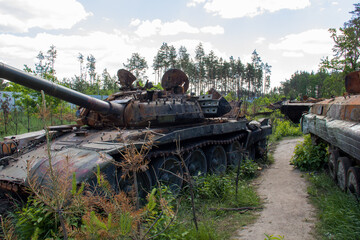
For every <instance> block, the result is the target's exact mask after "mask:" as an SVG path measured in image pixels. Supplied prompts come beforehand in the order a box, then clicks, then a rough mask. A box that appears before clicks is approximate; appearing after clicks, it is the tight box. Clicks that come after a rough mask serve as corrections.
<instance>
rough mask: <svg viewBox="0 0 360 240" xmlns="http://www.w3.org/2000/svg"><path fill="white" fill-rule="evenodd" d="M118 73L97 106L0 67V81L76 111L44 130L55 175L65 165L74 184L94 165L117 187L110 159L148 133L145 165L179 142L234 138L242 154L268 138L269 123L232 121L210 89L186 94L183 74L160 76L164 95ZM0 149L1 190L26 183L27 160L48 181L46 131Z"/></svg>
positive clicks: (190, 145) (186, 146) (90, 174)
mask: <svg viewBox="0 0 360 240" xmlns="http://www.w3.org/2000/svg"><path fill="white" fill-rule="evenodd" d="M118 73H119V74H118V75H119V80H120V81H122V82H123V83H122V84H124V86H123V89H122V91H120V92H118V93H115V94H112V95H110V96H109V97H108V98H107V100H106V101H101V100H97V99H95V100H94V99H93V98H90V97H88V96H86V95H84V94H81V93H77V92H76V91H73V90H70V89H67V88H65V87H62V86H58V85H56V84H54V83H52V82H49V81H46V80H43V79H40V78H38V77H34V76H32V75H29V74H26V73H23V72H21V71H20V70H17V69H14V68H12V67H9V66H7V65H4V64H1V65H0V77H2V78H6V79H8V80H10V81H14V82H16V83H19V84H22V85H24V86H27V87H31V88H33V89H35V90H44V91H45V92H46V93H47V94H49V95H52V96H55V97H59V98H60V99H63V100H66V101H69V102H72V103H75V104H78V105H80V106H81V108H80V109H79V119H78V120H77V122H78V125H64V126H54V127H49V129H48V130H49V134H50V136H51V139H52V142H51V145H50V152H51V159H52V163H53V165H54V167H55V169H58V170H61V169H62V168H64V166H67V165H66V164H68V167H70V168H71V169H74V171H75V172H76V178H77V182H78V183H80V182H82V181H88V182H89V181H92V180H93V179H94V172H95V170H96V168H97V166H100V168H101V170H102V171H103V172H104V174H106V176H107V178H108V180H109V181H110V182H111V184H113V183H114V184H115V183H116V179H117V177H116V174H121V170H120V171H118V170H119V169H118V168H117V167H115V166H114V165H113V162H114V161H122V160H123V159H122V157H121V152H122V151H124V150H125V149H126V148H127V147H129V146H135V147H136V148H138V149H140V148H141V147H142V146H143V145H144V143H145V140H144V138H145V136H147V135H148V134H151V135H152V137H153V140H154V146H155V147H153V148H152V149H151V150H150V152H149V153H148V155H147V156H146V157H147V159H148V160H149V161H150V164H152V163H154V162H156V160H158V157H160V156H170V155H171V154H174V152H175V150H176V147H177V143H179V145H180V151H181V153H182V154H188V153H191V151H193V150H194V149H197V148H204V149H206V148H208V147H211V146H214V145H223V146H226V145H227V144H231V143H233V142H234V141H240V142H241V144H242V146H243V147H244V149H246V148H249V149H250V148H253V147H252V146H253V145H258V143H259V142H263V141H266V136H268V135H269V134H271V126H270V124H269V122H267V121H263V122H261V123H256V124H252V123H249V121H247V120H246V119H238V118H237V115H238V114H236V117H235V119H230V118H228V117H223V116H224V114H226V113H228V112H229V111H230V110H231V106H230V104H229V103H228V102H227V101H226V100H225V98H223V97H221V95H219V93H217V92H216V91H215V90H212V93H211V94H210V95H208V96H200V97H194V96H189V95H186V94H184V92H185V91H186V90H187V89H188V86H189V81H188V78H187V76H186V74H185V73H183V72H182V71H181V70H177V69H171V70H169V71H167V72H166V73H165V74H164V76H163V79H162V84H163V87H164V88H165V89H166V90H154V91H146V90H145V89H143V88H138V89H133V88H132V86H131V85H132V81H133V80H134V79H135V77H133V75H131V74H129V73H128V72H126V71H121V70H120V71H119V72H118ZM125 90H126V91H125ZM239 106H240V105H239ZM206 109H210V110H209V111H207V110H206ZM219 117H221V118H219ZM83 125H87V126H83ZM1 146H2V150H1V151H2V152H0V155H1V156H2V158H0V188H2V189H7V190H9V189H10V190H11V189H12V190H15V188H19V187H20V188H21V186H24V185H26V181H27V179H28V176H27V172H28V171H27V167H29V165H28V163H29V162H30V163H31V165H30V167H31V169H30V170H31V171H30V172H31V175H32V176H36V177H37V178H38V181H40V182H42V183H43V184H46V174H47V171H48V163H49V161H48V160H49V159H48V157H47V156H48V155H47V152H48V151H47V145H46V138H45V131H44V130H43V131H39V132H33V133H28V134H23V135H17V136H9V137H7V138H5V140H4V142H2V143H1ZM249 149H248V150H249ZM249 151H250V150H249ZM157 171H158V169H157ZM144 174H145V173H144ZM147 174H148V172H147V173H146V174H145V175H147ZM145 175H144V176H145ZM145 179H146V177H145ZM150 182H151V181H150ZM150 182H148V183H150Z"/></svg>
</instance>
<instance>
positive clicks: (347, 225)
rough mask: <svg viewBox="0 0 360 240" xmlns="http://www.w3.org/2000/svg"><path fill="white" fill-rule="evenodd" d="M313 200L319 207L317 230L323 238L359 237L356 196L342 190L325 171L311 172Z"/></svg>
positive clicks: (359, 221)
mask: <svg viewBox="0 0 360 240" xmlns="http://www.w3.org/2000/svg"><path fill="white" fill-rule="evenodd" d="M308 179H309V181H310V183H311V186H310V187H308V193H309V195H310V199H311V202H312V203H313V204H314V205H315V206H316V208H317V209H318V213H317V215H318V218H319V220H320V221H319V222H318V223H317V225H316V230H317V233H318V235H319V238H321V239H339V240H340V239H341V240H343V239H359V236H360V206H359V202H358V201H357V200H356V199H355V197H354V196H352V195H350V194H347V193H344V192H342V191H341V190H340V189H339V188H338V187H337V186H336V184H335V183H334V182H333V180H332V179H331V178H330V177H329V176H328V175H327V174H326V173H324V172H322V173H319V174H314V173H312V174H309V175H308Z"/></svg>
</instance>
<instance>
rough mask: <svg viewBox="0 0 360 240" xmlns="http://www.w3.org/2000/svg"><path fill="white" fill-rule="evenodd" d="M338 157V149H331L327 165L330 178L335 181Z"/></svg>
mask: <svg viewBox="0 0 360 240" xmlns="http://www.w3.org/2000/svg"><path fill="white" fill-rule="evenodd" d="M338 157H339V151H338V150H336V149H331V150H330V155H329V162H328V166H329V174H330V176H331V178H332V179H334V180H335V181H336V175H337V168H338Z"/></svg>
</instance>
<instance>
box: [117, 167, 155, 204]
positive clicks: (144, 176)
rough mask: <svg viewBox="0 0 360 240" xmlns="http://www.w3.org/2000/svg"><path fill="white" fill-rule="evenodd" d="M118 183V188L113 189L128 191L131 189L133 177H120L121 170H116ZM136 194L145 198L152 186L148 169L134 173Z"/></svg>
mask: <svg viewBox="0 0 360 240" xmlns="http://www.w3.org/2000/svg"><path fill="white" fill-rule="evenodd" d="M118 174H119V175H118V176H117V179H118V185H119V187H120V189H115V191H116V192H119V191H120V190H122V191H124V192H126V193H129V192H131V191H132V190H133V184H134V179H133V178H132V177H126V178H125V179H124V178H122V177H121V175H122V173H121V171H118ZM136 180H137V188H138V196H139V198H140V199H146V196H147V194H148V192H149V191H150V189H151V186H152V179H151V175H150V173H149V171H145V172H138V173H137V174H136Z"/></svg>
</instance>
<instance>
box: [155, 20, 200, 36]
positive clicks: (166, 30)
mask: <svg viewBox="0 0 360 240" xmlns="http://www.w3.org/2000/svg"><path fill="white" fill-rule="evenodd" d="M179 33H199V29H197V28H195V27H192V26H190V25H189V24H188V23H187V22H183V21H180V20H176V21H174V22H165V23H163V24H162V26H161V30H160V35H162V36H166V35H177V34H179Z"/></svg>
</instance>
